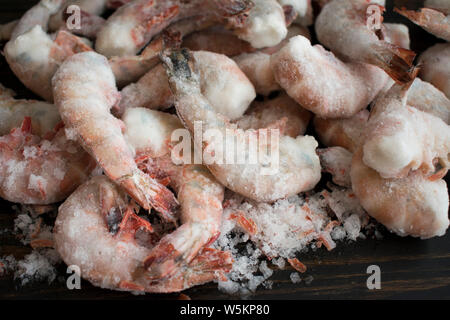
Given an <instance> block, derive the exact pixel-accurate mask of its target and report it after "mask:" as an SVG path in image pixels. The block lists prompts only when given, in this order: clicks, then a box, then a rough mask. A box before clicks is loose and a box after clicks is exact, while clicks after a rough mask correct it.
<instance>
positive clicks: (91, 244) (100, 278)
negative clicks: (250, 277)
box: [54, 176, 232, 292]
mask: <svg viewBox="0 0 450 320" xmlns="http://www.w3.org/2000/svg"><path fill="white" fill-rule="evenodd" d="M157 236H158V235H157V234H156V232H155V231H154V230H153V228H152V226H151V225H150V223H149V222H148V221H147V220H144V219H143V218H141V217H139V216H138V215H136V214H135V213H134V212H133V211H132V209H131V206H130V204H129V202H128V199H127V196H126V194H125V192H124V191H122V189H121V188H119V186H117V184H115V183H113V182H112V181H111V180H109V179H108V178H107V177H105V176H97V177H94V178H92V179H91V180H90V181H88V182H87V183H85V184H83V185H82V186H81V187H79V188H78V189H77V190H76V191H75V192H74V193H73V194H72V195H71V196H70V197H69V198H68V199H67V200H66V201H65V202H64V203H63V204H62V205H61V206H60V208H59V211H58V217H57V219H56V222H55V228H54V239H55V247H56V249H57V251H58V252H59V254H60V255H61V258H62V259H63V260H64V262H65V263H66V264H67V265H77V266H79V268H80V271H81V276H82V277H83V278H84V279H86V280H88V281H90V282H91V283H92V284H93V285H95V286H99V287H102V288H108V289H113V290H121V291H133V292H136V291H142V292H144V291H147V292H174V291H181V290H184V289H187V288H189V287H192V286H195V285H200V284H203V283H206V282H209V281H213V280H217V279H218V278H219V279H222V278H221V277H220V275H221V274H223V273H224V272H228V271H229V270H230V269H231V265H232V259H231V256H230V254H229V253H227V252H223V251H218V250H214V249H210V248H205V249H202V250H201V252H200V253H199V254H198V255H197V256H196V257H195V258H194V259H193V260H192V261H191V262H190V263H185V264H184V265H183V266H181V267H180V268H179V269H180V270H179V271H178V272H177V273H175V274H174V275H172V276H170V277H165V278H162V279H153V276H152V275H151V274H149V272H148V271H147V270H146V267H145V264H144V261H145V260H146V258H147V257H149V255H150V254H151V253H152V249H153V248H154V244H155V243H154V241H151V240H150V241H149V240H148V239H152V238H153V237H157ZM188 240H189V239H188Z"/></svg>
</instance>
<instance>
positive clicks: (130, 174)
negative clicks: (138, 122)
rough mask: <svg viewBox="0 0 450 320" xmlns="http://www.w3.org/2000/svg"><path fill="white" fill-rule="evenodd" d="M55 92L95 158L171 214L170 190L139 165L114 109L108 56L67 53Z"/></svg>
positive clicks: (70, 126)
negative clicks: (68, 55) (111, 111)
mask: <svg viewBox="0 0 450 320" xmlns="http://www.w3.org/2000/svg"><path fill="white" fill-rule="evenodd" d="M53 94H54V97H55V104H56V106H57V107H58V110H59V113H60V115H61V118H62V119H63V121H64V123H65V124H66V126H67V130H69V131H70V132H72V133H73V134H74V137H75V138H76V139H77V140H78V141H79V142H80V144H81V145H82V146H83V147H84V148H85V149H86V150H87V151H88V152H89V153H90V154H91V155H92V156H93V157H94V158H95V159H96V160H97V162H98V163H99V164H100V166H101V167H102V168H103V169H104V171H105V173H106V174H107V175H108V176H109V177H110V178H111V179H112V180H113V181H115V182H117V183H119V184H120V185H121V186H122V187H124V188H125V190H127V192H128V193H129V194H130V195H131V196H132V197H133V198H134V199H136V201H138V202H139V204H141V206H142V207H144V208H145V209H149V208H150V207H151V206H152V207H153V208H155V209H156V210H157V211H158V212H159V213H161V214H162V216H163V217H164V218H165V219H167V220H173V216H172V212H171V211H172V210H173V209H174V207H175V206H176V205H177V201H176V199H175V198H174V196H173V194H172V192H171V191H170V190H168V189H167V188H165V187H164V186H163V185H161V184H160V183H158V182H157V181H155V180H154V179H152V178H151V177H150V176H148V175H146V174H144V173H143V172H142V171H140V170H139V169H138V167H137V166H136V163H135V162H134V157H133V154H132V151H131V150H130V147H129V146H128V144H127V143H126V141H125V139H124V137H123V135H122V129H123V124H122V122H121V121H120V120H118V119H117V118H114V116H113V115H112V114H110V112H109V110H110V108H111V107H112V106H113V105H115V104H116V103H117V102H118V100H119V98H120V94H119V92H118V91H117V89H116V85H115V80H114V75H113V73H112V70H111V68H110V66H109V64H108V61H107V60H106V58H105V57H103V56H101V55H99V54H97V53H95V52H85V53H80V54H77V55H74V56H72V57H70V58H68V59H67V60H66V61H65V62H64V63H63V64H62V65H61V67H60V68H59V69H58V71H57V72H56V74H55V76H54V77H53Z"/></svg>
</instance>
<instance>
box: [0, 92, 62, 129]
mask: <svg viewBox="0 0 450 320" xmlns="http://www.w3.org/2000/svg"><path fill="white" fill-rule="evenodd" d="M14 95H15V94H14V92H13V91H11V90H9V89H6V88H5V87H3V86H2V85H1V84H0V136H3V135H5V134H8V133H9V132H10V131H11V130H12V129H14V128H17V127H20V125H21V124H22V122H23V119H24V117H30V118H31V131H32V132H33V134H34V135H37V136H39V137H43V136H44V135H45V134H46V133H48V132H50V131H52V130H53V129H54V128H55V127H56V125H57V124H58V123H59V122H61V118H60V116H59V113H58V109H57V108H56V107H55V106H54V105H53V104H50V103H47V102H43V101H36V100H24V99H14Z"/></svg>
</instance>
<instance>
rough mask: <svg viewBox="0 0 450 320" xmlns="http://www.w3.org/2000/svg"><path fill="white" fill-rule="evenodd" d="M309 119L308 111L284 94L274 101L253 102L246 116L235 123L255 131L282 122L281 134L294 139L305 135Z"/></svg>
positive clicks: (244, 128)
mask: <svg viewBox="0 0 450 320" xmlns="http://www.w3.org/2000/svg"><path fill="white" fill-rule="evenodd" d="M311 117H312V115H311V113H310V112H309V111H307V110H305V109H303V108H302V107H300V106H299V105H298V104H297V103H296V102H295V101H294V100H292V99H291V98H290V97H289V96H288V95H287V94H286V93H281V94H280V95H279V96H278V97H276V98H274V99H267V100H264V101H262V102H259V101H255V102H253V103H252V105H251V107H250V108H249V110H247V112H246V114H245V115H244V116H242V117H241V118H240V119H238V120H237V121H236V122H235V123H236V124H237V126H238V127H239V128H241V129H243V130H247V129H255V130H257V129H263V128H268V127H270V126H272V125H274V124H276V123H278V122H279V121H283V124H282V128H283V130H282V131H283V134H284V135H287V136H290V137H292V138H296V137H298V136H299V135H303V134H305V132H306V128H307V127H308V123H309V120H311Z"/></svg>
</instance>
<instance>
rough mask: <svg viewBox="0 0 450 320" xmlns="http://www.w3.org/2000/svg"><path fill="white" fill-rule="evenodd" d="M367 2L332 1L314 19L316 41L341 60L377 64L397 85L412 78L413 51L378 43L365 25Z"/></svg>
mask: <svg viewBox="0 0 450 320" xmlns="http://www.w3.org/2000/svg"><path fill="white" fill-rule="evenodd" d="M369 5H371V4H370V3H369V1H366V0H333V1H331V2H329V3H328V4H326V5H325V7H324V8H323V9H322V11H321V12H320V14H319V16H318V17H317V19H316V23H315V29H316V33H317V38H318V39H319V41H320V43H322V44H323V45H324V46H325V47H327V48H328V49H330V50H332V51H333V52H334V53H335V54H337V55H339V56H340V57H342V58H345V59H349V60H354V61H359V62H364V63H369V64H373V65H376V66H378V67H380V68H381V69H383V70H384V71H386V73H387V74H389V75H390V76H391V77H392V78H393V79H394V80H396V81H397V82H402V83H404V82H409V81H411V80H412V79H413V78H414V74H413V72H412V69H411V66H412V62H413V59H414V57H415V54H414V52H412V51H410V50H407V49H404V48H400V47H398V46H397V45H394V44H391V43H389V42H387V41H384V40H380V38H379V37H378V36H377V33H376V32H375V30H372V29H370V28H369V27H368V26H367V17H366V15H367V14H366V11H367V8H368V6H369Z"/></svg>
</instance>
